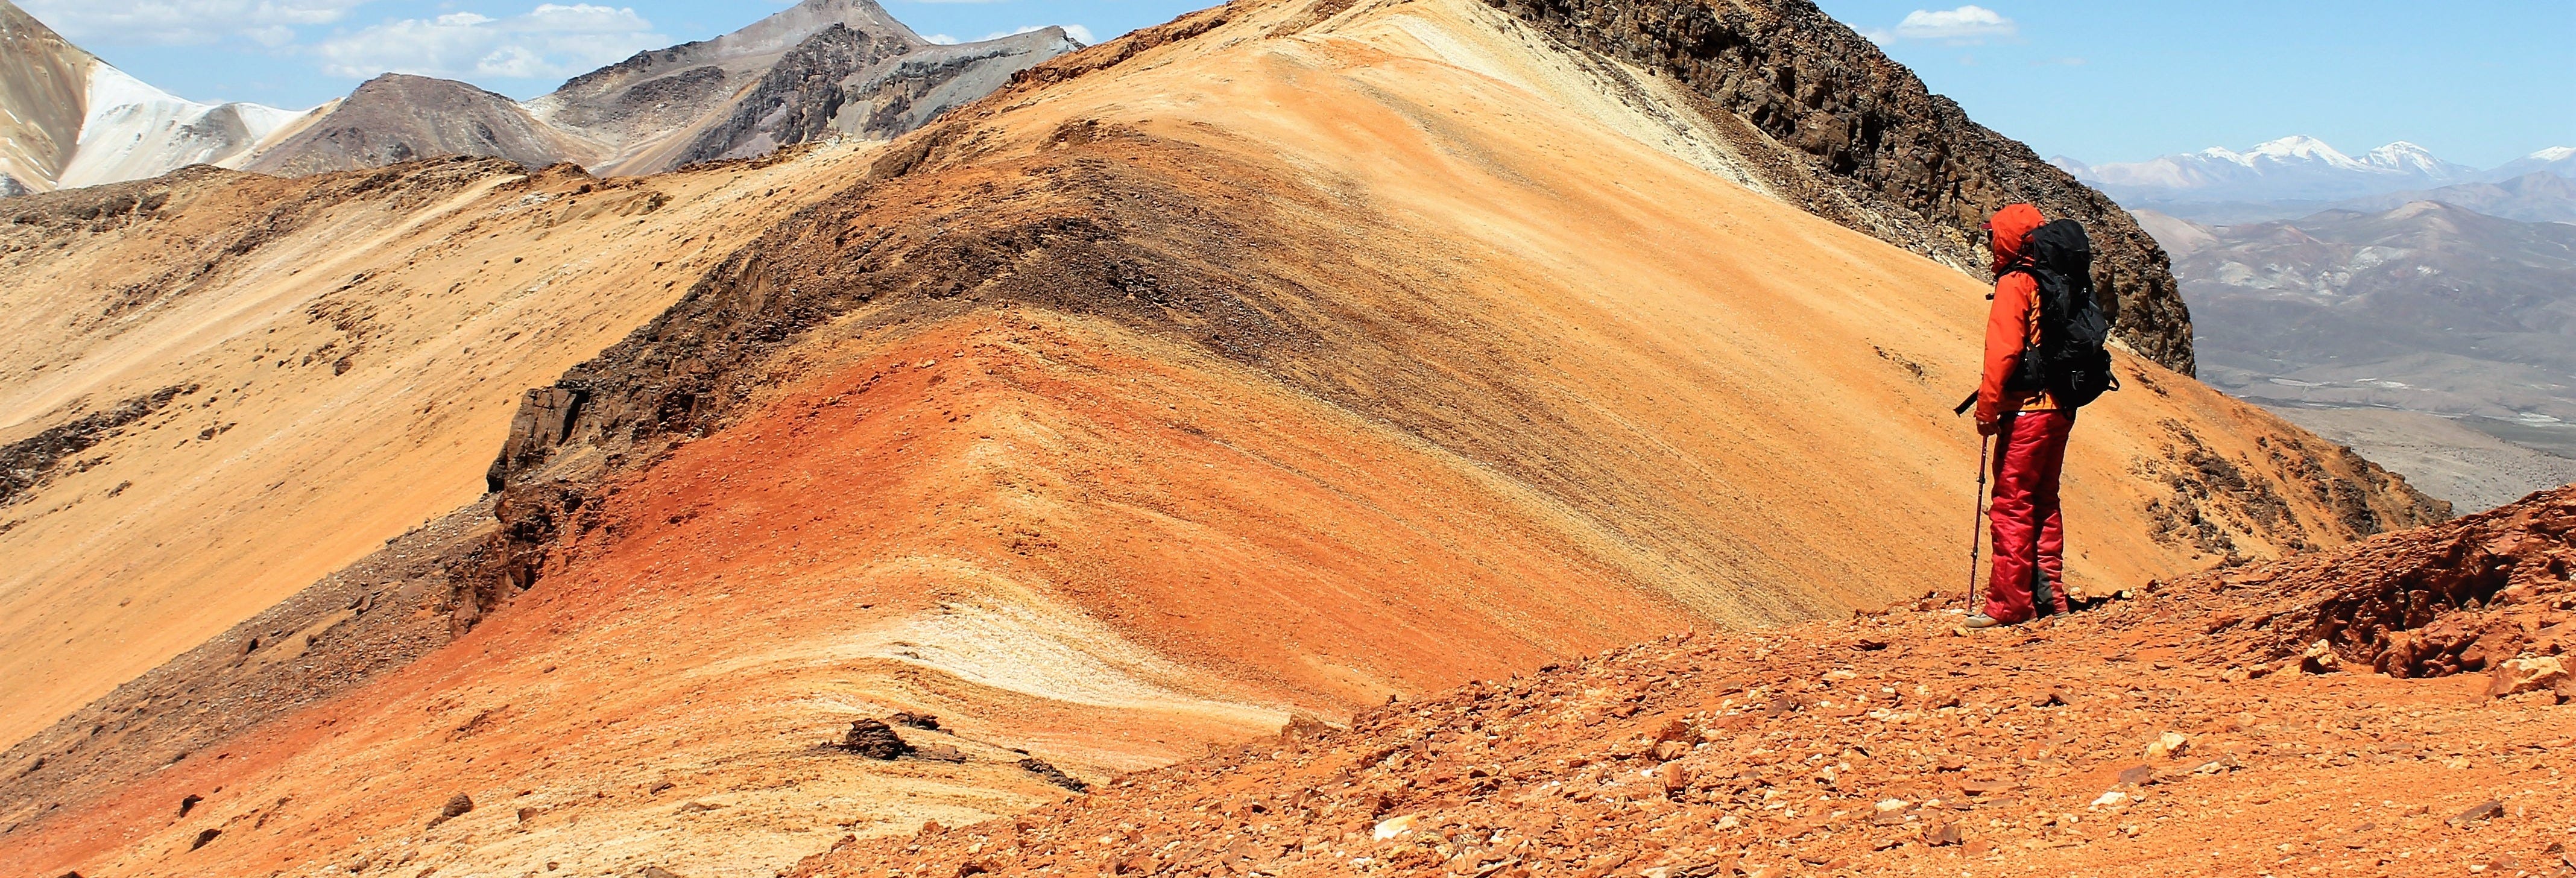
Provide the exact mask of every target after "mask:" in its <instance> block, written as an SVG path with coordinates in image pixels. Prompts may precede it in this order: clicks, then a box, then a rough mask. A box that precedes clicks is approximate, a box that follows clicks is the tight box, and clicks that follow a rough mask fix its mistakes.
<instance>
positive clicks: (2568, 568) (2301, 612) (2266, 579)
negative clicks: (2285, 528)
mask: <svg viewBox="0 0 2576 878" xmlns="http://www.w3.org/2000/svg"><path fill="white" fill-rule="evenodd" d="M2571 538H2576V485H2570V486H2568V487H2564V488H2559V489H2557V490H2554V491H2545V492H2541V493H2538V494H2534V495H2532V496H2530V497H2527V498H2524V499H2523V500H2522V501H2521V502H2518V503H2513V504H2510V505H2506V506H2502V507H2499V508H2497V509H2495V510H2493V511H2489V512H2485V513H2480V514H2478V515H2472V516H2468V517H2465V518H2461V519H2458V520H2456V521H2452V522H2448V523H2445V524H2442V525H2438V526H2435V527H2428V528H2421V529H2417V530H2410V531H2405V532H2403V533H2399V534H2394V535H2391V536H2387V537H2382V538H2380V539H2377V540H2373V541H2371V542H2370V543H2368V544H2367V545H2365V546H2363V547H2361V548H2358V549H2354V550H2350V551H2345V552H2337V553H2331V554H2323V555H2315V556H2302V557H2298V558H2292V559H2288V560H2285V561H2281V562H2278V563H2275V564H2271V565H2266V566H2263V567H2258V568H2254V569H2250V570H2246V571H2242V572H2238V573H2232V574H2227V575H2223V576H2217V577H2210V578H2208V579H2205V580H2201V581H2198V582H2195V583H2185V584H2184V585H2182V586H2179V587H2181V588H2185V589H2189V588H2194V587H2205V588H2207V589H2209V590H2210V591H2213V592H2227V591H2230V590H2236V589H2253V590H2257V591H2256V593H2267V594H2271V595H2276V596H2278V597H2279V598H2280V599H2279V601H2278V602H2277V603H2275V604H2273V605H2271V606H2263V607H2256V608H2253V609H2251V610H2248V611H2246V612H2242V613H2237V614H2233V615H2230V616H2227V617H2224V618H2221V619H2219V620H2217V621H2216V622H2214V623H2212V625H2211V626H2210V630H2211V632H2212V633H2214V634H2220V635H2222V636H2224V637H2225V638H2226V641H2227V642H2228V643H2230V644H2235V645H2240V648H2241V651H2243V652H2251V653H2254V654H2258V655H2264V656H2268V657H2269V658H2271V659H2274V660H2281V659H2285V658H2288V657H2291V656H2298V655H2302V654H2304V653H2307V652H2309V651H2311V650H2313V651H2316V652H2319V653H2322V654H2326V655H2332V656H2335V657H2336V661H2335V663H2336V664H2339V665H2343V666H2346V667H2358V668H2369V669H2375V670H2378V671H2380V672H2382V673H2386V674H2390V675H2393V676H2398V677H2441V676H2448V675H2451V674H2459V673H2467V672H2476V671H2486V670H2491V669H2492V668H2494V667H2495V666H2497V665H2500V664H2502V663H2504V662H2505V661H2507V660H2510V659H2513V658H2516V657H2518V656H2552V657H2554V656H2563V655H2567V654H2568V653H2570V652H2571V651H2576V625H2571V624H2570V623H2576V583H2571V582H2570V581H2569V577H2570V575H2571V574H2576V545H2571V542H2570V540H2571Z"/></svg>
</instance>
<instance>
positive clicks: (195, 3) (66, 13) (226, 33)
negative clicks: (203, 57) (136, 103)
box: [18, 0, 369, 48]
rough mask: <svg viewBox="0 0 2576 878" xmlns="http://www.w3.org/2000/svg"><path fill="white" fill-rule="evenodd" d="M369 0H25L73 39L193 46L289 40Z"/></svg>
mask: <svg viewBox="0 0 2576 878" xmlns="http://www.w3.org/2000/svg"><path fill="white" fill-rule="evenodd" d="M367 2H369V0H20V2H19V4H18V5H19V7H20V8H23V9H25V10H27V12H28V13H29V14H31V15H34V16H35V17H36V20H38V21H42V22H44V23H45V24H46V25H48V26H51V27H52V28H53V29H54V30H57V31H61V32H62V34H63V36H65V37H67V38H70V39H71V40H72V41H73V42H82V41H89V42H97V43H117V44H128V45H131V44H136V43H143V44H150V45H193V44H204V43H217V42H222V41H224V40H226V39H231V38H241V39H248V40H250V41H252V42H255V43H258V44H260V45H263V46H269V47H272V48H274V47H276V46H281V45H285V44H286V43H287V42H290V41H292V40H293V39H294V37H295V32H294V30H293V28H295V27H298V26H304V25H316V24H330V23H332V22H335V21H339V20H341V19H343V18H346V17H348V14H349V10H351V9H355V8H357V7H358V6H360V5H362V4H364V3H367Z"/></svg>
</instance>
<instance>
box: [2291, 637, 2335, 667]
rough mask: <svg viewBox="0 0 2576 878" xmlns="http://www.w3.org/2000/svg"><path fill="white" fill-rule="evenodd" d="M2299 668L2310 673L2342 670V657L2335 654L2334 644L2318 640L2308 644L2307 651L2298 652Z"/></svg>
mask: <svg viewBox="0 0 2576 878" xmlns="http://www.w3.org/2000/svg"><path fill="white" fill-rule="evenodd" d="M2299 670H2302V671H2306V672H2308V673H2311V674H2331V673H2334V672H2336V671H2339V670H2343V659H2342V657H2340V656H2337V655H2335V651H2334V644H2331V643H2327V642H2325V641H2323V640H2320V641H2317V642H2315V643H2311V644H2308V651H2306V652H2303V653H2300V654H2299Z"/></svg>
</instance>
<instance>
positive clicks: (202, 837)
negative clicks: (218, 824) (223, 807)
mask: <svg viewBox="0 0 2576 878" xmlns="http://www.w3.org/2000/svg"><path fill="white" fill-rule="evenodd" d="M222 834H224V831H223V830H221V829H207V830H202V831H200V832H198V833H197V840H196V841H192V842H189V843H188V849H189V850H192V851H193V850H196V849H198V848H201V847H205V846H206V842H210V841H214V840H215V836H219V835H222Z"/></svg>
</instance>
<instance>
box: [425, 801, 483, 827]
mask: <svg viewBox="0 0 2576 878" xmlns="http://www.w3.org/2000/svg"><path fill="white" fill-rule="evenodd" d="M472 810H474V797H472V796H468V795H466V794H464V793H457V794H456V795H453V796H449V797H447V804H445V805H440V806H438V816H436V817H432V818H430V820H429V825H430V826H433V827H435V826H437V825H439V824H441V823H445V822H447V821H450V820H454V819H456V818H458V817H463V816H465V814H466V812H469V811H472Z"/></svg>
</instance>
